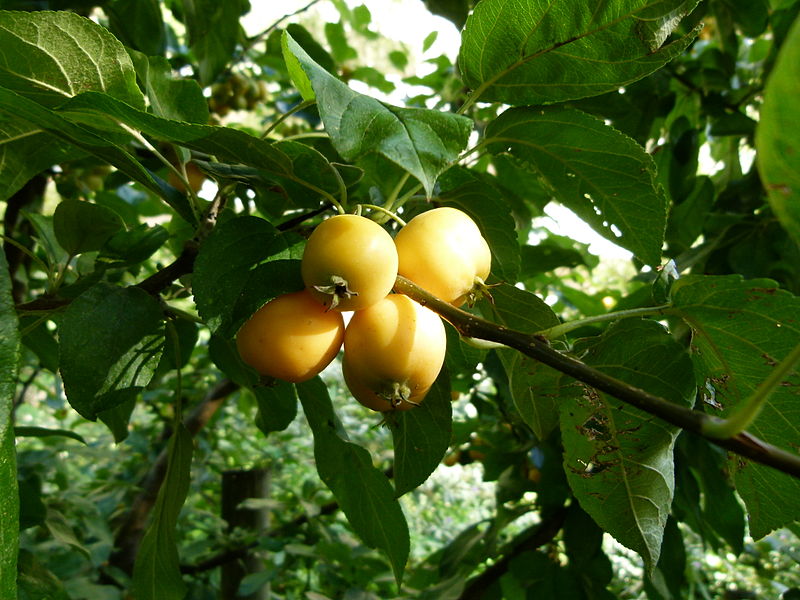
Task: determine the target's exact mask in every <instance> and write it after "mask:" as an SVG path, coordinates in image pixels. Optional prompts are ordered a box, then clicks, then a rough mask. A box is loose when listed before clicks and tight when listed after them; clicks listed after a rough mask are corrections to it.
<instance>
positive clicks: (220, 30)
mask: <svg viewBox="0 0 800 600" xmlns="http://www.w3.org/2000/svg"><path fill="white" fill-rule="evenodd" d="M249 8H250V3H249V2H248V1H247V0H233V2H224V3H221V2H215V1H214V0H183V11H184V16H185V23H186V29H187V31H188V34H189V48H190V49H191V51H192V52H193V53H194V55H195V57H196V58H197V61H198V62H199V63H200V84H201V85H202V86H204V87H205V86H207V85H211V84H212V83H213V82H214V79H215V78H216V77H217V75H219V74H220V73H221V72H222V70H223V69H224V68H225V67H226V66H227V64H228V62H230V61H231V60H232V58H233V51H234V50H235V49H236V42H237V41H238V40H239V32H240V29H241V27H240V26H239V17H240V16H241V15H242V14H243V13H245V12H247V11H248V10H249Z"/></svg>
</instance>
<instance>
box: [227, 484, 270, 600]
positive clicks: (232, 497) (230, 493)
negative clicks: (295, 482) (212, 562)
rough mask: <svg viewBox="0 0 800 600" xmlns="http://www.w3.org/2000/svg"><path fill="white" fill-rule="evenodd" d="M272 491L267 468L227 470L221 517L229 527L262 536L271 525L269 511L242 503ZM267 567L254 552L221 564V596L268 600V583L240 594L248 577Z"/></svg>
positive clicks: (265, 496)
mask: <svg viewBox="0 0 800 600" xmlns="http://www.w3.org/2000/svg"><path fill="white" fill-rule="evenodd" d="M269 493H270V474H269V470H267V469H250V470H247V471H225V472H224V473H223V474H222V518H223V519H225V521H227V523H228V530H229V531H231V530H233V529H234V528H235V527H239V528H241V529H244V530H247V531H249V532H255V533H257V534H260V535H263V534H264V533H266V531H267V530H268V528H269V511H268V510H267V509H266V508H265V507H264V508H257V509H249V508H242V507H240V506H239V505H240V504H241V503H242V502H243V501H244V500H247V499H248V498H268V497H269ZM263 569H264V564H263V561H262V559H260V558H259V557H258V556H257V555H255V554H253V553H248V554H247V555H245V556H244V557H243V558H241V559H239V560H235V561H231V562H229V563H227V564H224V565H222V572H221V581H220V592H221V597H222V598H224V599H228V598H246V599H247V600H266V599H267V598H268V597H269V586H268V585H263V586H261V588H260V589H259V590H257V591H255V592H253V593H252V594H250V595H248V596H237V595H236V593H237V591H238V590H239V585H240V584H241V582H242V579H244V577H245V576H247V575H250V574H252V573H258V572H259V571H262V570H263Z"/></svg>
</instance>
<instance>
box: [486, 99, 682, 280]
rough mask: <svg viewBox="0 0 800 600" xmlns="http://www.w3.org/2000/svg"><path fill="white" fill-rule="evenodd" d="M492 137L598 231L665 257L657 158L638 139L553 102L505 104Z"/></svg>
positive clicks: (655, 258) (651, 260)
mask: <svg viewBox="0 0 800 600" xmlns="http://www.w3.org/2000/svg"><path fill="white" fill-rule="evenodd" d="M486 143H487V145H488V148H489V150H490V151H491V152H493V153H496V154H500V153H504V152H508V153H510V154H511V155H513V156H514V157H516V158H518V159H521V160H522V161H524V163H525V164H526V166H527V168H528V170H530V171H532V172H534V173H537V174H538V175H539V176H540V177H541V178H542V180H543V181H546V182H547V184H548V185H549V187H550V189H551V190H552V192H553V195H554V196H555V197H556V198H557V199H558V200H559V201H560V202H561V203H562V204H564V205H565V206H567V207H568V208H570V209H572V210H573V211H574V212H575V213H576V214H577V215H578V216H579V217H581V218H582V219H583V220H584V221H586V222H587V223H588V224H589V225H591V226H592V228H593V229H594V230H595V231H596V232H597V233H599V234H600V235H602V236H604V237H606V238H608V239H609V240H611V241H612V242H614V243H615V244H617V245H619V246H622V247H623V248H627V249H628V250H630V251H631V252H633V253H634V254H635V255H636V256H637V257H639V258H640V259H641V260H642V261H643V262H645V263H647V264H650V265H660V264H661V245H662V243H663V240H664V231H665V229H666V225H667V200H666V198H665V196H664V193H663V191H662V190H661V188H660V187H659V186H658V185H657V184H656V167H655V163H654V162H653V159H652V158H651V157H650V155H649V154H647V152H645V151H644V148H642V147H641V146H640V145H639V144H637V143H636V142H635V141H634V140H632V139H631V138H629V137H628V136H626V135H624V134H622V133H620V132H619V131H617V130H615V129H613V128H612V127H609V126H607V125H605V124H604V123H603V122H602V121H601V120H599V119H597V118H595V117H592V116H590V115H588V114H586V113H583V112H580V111H577V110H570V109H560V108H548V109H536V110H533V109H512V110H508V111H506V112H504V113H503V114H502V115H500V116H499V117H498V118H497V119H495V120H494V121H493V122H492V123H490V124H489V127H487V129H486ZM610 150H613V152H611V151H610Z"/></svg>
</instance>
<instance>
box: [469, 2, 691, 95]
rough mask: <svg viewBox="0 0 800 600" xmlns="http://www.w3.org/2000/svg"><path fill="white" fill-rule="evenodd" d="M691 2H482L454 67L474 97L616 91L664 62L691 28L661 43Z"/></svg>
mask: <svg viewBox="0 0 800 600" xmlns="http://www.w3.org/2000/svg"><path fill="white" fill-rule="evenodd" d="M696 4H697V0H598V1H597V2H595V3H593V4H592V7H591V10H588V9H586V8H585V7H582V8H579V7H578V6H577V5H575V4H573V3H565V2H555V1H553V0H546V1H539V2H530V1H528V0H483V1H482V2H480V3H478V5H477V6H476V7H475V11H474V12H473V13H472V15H471V16H470V17H469V19H467V24H466V26H465V27H464V30H463V32H462V35H461V50H460V53H459V57H458V65H459V68H460V70H461V74H462V77H463V79H464V82H465V83H466V84H467V86H469V87H470V88H472V89H473V90H476V92H477V95H478V98H480V99H481V100H484V101H488V100H494V101H498V102H505V103H507V104H512V105H528V104H547V103H551V102H563V101H565V100H574V99H577V98H585V97H587V96H595V95H598V94H602V93H604V92H609V91H612V90H616V89H617V88H619V87H621V86H624V85H627V84H629V83H631V82H633V81H636V80H637V79H641V78H642V77H644V76H645V75H648V74H649V73H652V72H653V71H655V70H656V69H658V68H659V67H661V66H663V65H664V64H665V63H667V62H669V61H670V60H672V59H673V58H675V57H676V56H678V55H679V54H680V53H681V52H683V51H684V50H685V49H686V48H687V46H688V45H689V44H690V43H691V42H692V40H693V39H694V37H695V35H696V32H692V33H691V34H690V35H687V36H684V37H682V38H680V39H678V40H675V41H672V42H669V43H667V44H665V43H664V42H665V41H666V40H667V38H668V37H669V35H670V33H671V32H672V31H673V30H674V29H675V27H677V25H678V23H679V21H680V19H681V18H682V17H683V16H684V15H686V14H688V13H689V12H691V11H692V9H693V8H694V7H695V5H696Z"/></svg>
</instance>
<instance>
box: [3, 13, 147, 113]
mask: <svg viewBox="0 0 800 600" xmlns="http://www.w3.org/2000/svg"><path fill="white" fill-rule="evenodd" d="M0 86H2V87H5V88H8V89H10V90H13V91H15V92H17V93H19V94H21V95H23V96H26V97H28V98H30V99H32V100H35V101H36V102H38V103H39V104H42V105H43V106H46V107H54V106H57V105H59V104H61V103H62V102H64V100H66V99H68V98H71V97H73V96H76V95H77V94H80V93H82V92H86V91H98V92H103V93H104V94H108V95H109V96H112V97H114V98H117V99H118V100H121V101H123V102H125V103H127V104H130V105H131V106H133V107H136V108H144V98H143V97H142V92H141V91H140V90H139V88H138V87H137V85H136V74H135V73H134V70H133V65H132V64H131V60H130V58H129V57H128V54H127V52H125V47H124V46H123V45H122V44H121V43H120V42H119V41H118V40H117V39H116V38H115V37H114V36H113V35H111V34H110V33H109V32H108V30H107V29H106V28H105V27H102V26H101V25H98V24H97V23H95V22H93V21H91V20H89V19H86V18H84V17H80V16H78V15H77V14H75V13H73V12H68V11H54V12H48V11H37V12H11V11H0Z"/></svg>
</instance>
